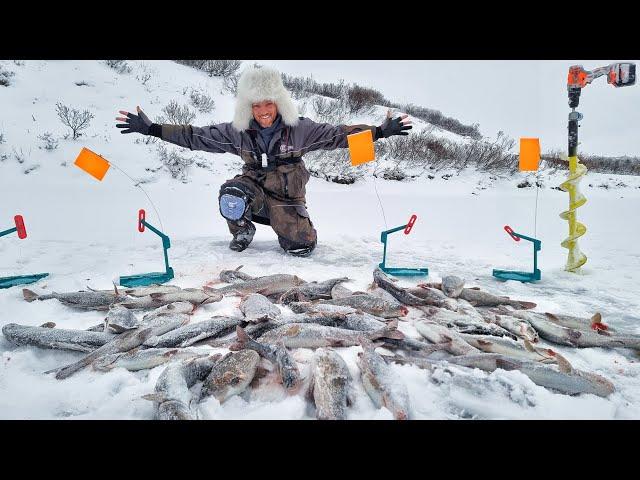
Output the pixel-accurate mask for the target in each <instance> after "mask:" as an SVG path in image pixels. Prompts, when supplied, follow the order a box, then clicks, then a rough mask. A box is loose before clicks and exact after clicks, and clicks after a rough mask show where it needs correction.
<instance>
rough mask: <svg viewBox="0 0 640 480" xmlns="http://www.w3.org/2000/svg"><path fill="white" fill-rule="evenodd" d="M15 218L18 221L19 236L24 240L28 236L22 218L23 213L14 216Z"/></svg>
mask: <svg viewBox="0 0 640 480" xmlns="http://www.w3.org/2000/svg"><path fill="white" fill-rule="evenodd" d="M13 220H14V221H15V222H16V229H17V230H18V238H19V239H20V240H24V239H25V238H27V229H26V228H25V227H24V218H22V215H16V216H15V217H13Z"/></svg>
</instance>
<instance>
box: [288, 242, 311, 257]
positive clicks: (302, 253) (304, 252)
mask: <svg viewBox="0 0 640 480" xmlns="http://www.w3.org/2000/svg"><path fill="white" fill-rule="evenodd" d="M314 248H316V244H315V243H314V244H313V245H309V246H308V247H302V248H291V249H289V250H285V251H286V252H287V253H288V254H289V255H293V256H294V257H308V256H309V255H311V252H313V249H314Z"/></svg>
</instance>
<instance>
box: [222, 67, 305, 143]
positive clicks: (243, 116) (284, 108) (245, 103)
mask: <svg viewBox="0 0 640 480" xmlns="http://www.w3.org/2000/svg"><path fill="white" fill-rule="evenodd" d="M264 100H271V101H273V102H275V104H276V105H277V107H278V113H280V115H281V116H282V121H283V122H284V124H285V125H290V126H294V125H297V124H298V109H297V108H296V106H295V104H294V103H293V100H291V96H290V95H289V92H288V91H287V89H286V88H284V85H283V83H282V77H281V76H280V73H279V72H278V71H277V70H274V69H273V68H268V67H260V68H255V67H249V68H248V69H246V70H245V71H244V72H242V75H241V76H240V79H239V80H238V94H237V97H236V113H235V115H234V117H233V126H234V127H235V128H236V129H237V130H240V131H242V130H246V129H247V128H249V122H251V119H252V118H253V112H252V109H251V105H252V104H253V103H256V102H262V101H264Z"/></svg>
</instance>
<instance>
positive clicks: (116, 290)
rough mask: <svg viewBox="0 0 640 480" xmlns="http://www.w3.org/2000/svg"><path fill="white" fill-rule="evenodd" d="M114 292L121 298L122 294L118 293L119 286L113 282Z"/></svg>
mask: <svg viewBox="0 0 640 480" xmlns="http://www.w3.org/2000/svg"><path fill="white" fill-rule="evenodd" d="M113 290H114V291H115V293H116V297H119V296H120V292H118V286H117V285H116V283H115V282H113Z"/></svg>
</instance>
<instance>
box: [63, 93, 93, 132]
mask: <svg viewBox="0 0 640 480" xmlns="http://www.w3.org/2000/svg"><path fill="white" fill-rule="evenodd" d="M56 112H57V113H58V117H59V118H60V121H61V122H62V124H63V125H64V126H66V127H69V128H70V129H71V132H72V134H73V139H74V140H76V139H77V138H78V137H80V136H81V135H82V133H81V132H82V130H86V129H87V128H88V127H89V123H91V119H93V114H92V113H91V112H90V111H89V110H84V111H82V112H81V111H80V110H77V109H75V108H69V107H67V106H66V105H64V104H62V103H59V102H58V103H56Z"/></svg>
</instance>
